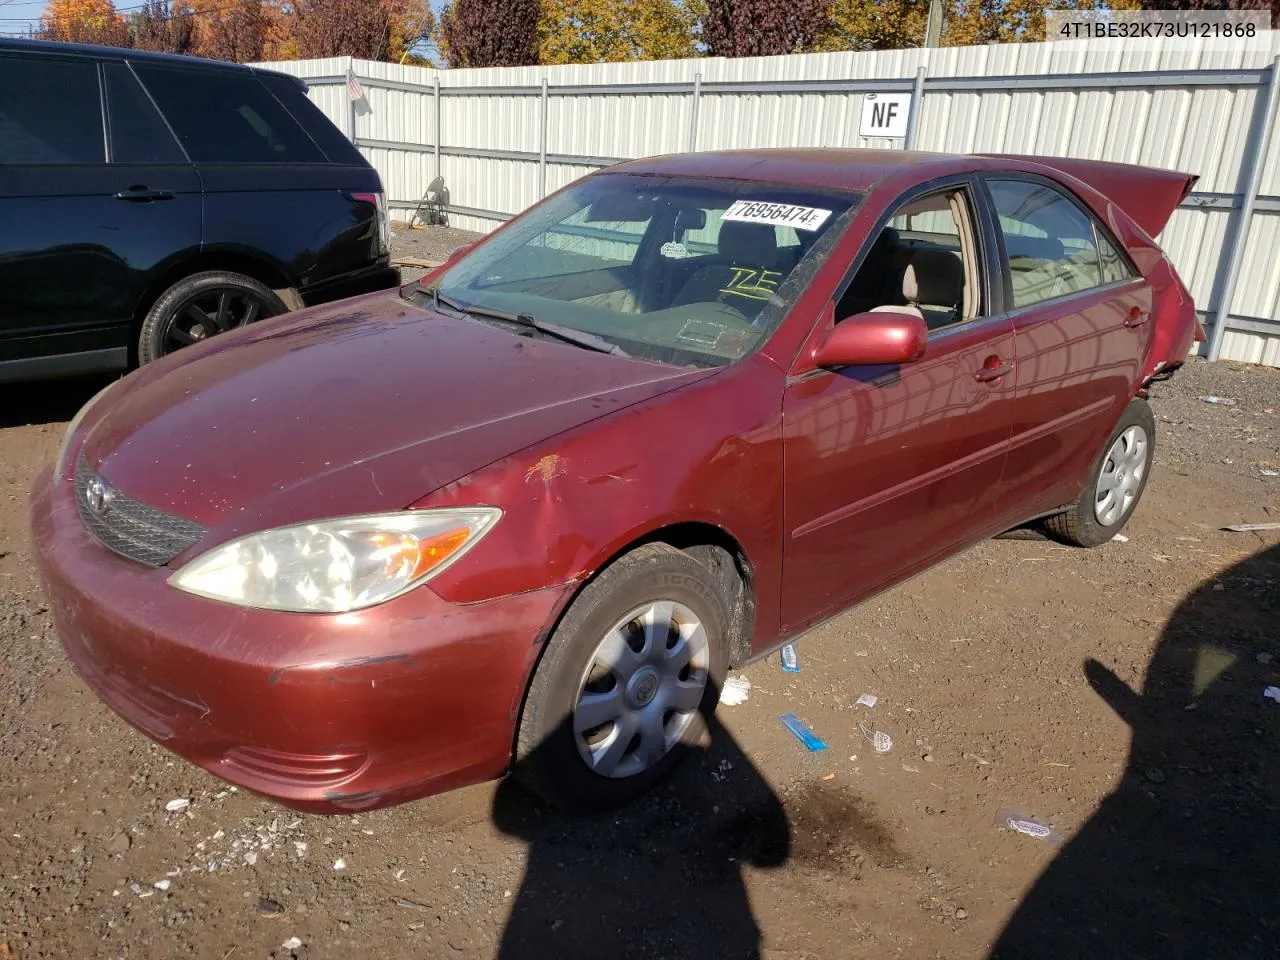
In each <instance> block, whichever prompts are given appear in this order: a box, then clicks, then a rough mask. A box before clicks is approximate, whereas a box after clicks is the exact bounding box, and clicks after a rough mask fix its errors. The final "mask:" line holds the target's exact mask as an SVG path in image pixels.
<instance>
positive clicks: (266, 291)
mask: <svg viewBox="0 0 1280 960" xmlns="http://www.w3.org/2000/svg"><path fill="white" fill-rule="evenodd" d="M288 310H289V308H288V307H287V306H285V303H284V301H283V300H281V299H280V297H279V296H277V295H276V293H275V292H274V291H272V290H271V289H270V288H269V287H267V286H266V285H265V284H262V283H259V282H258V281H257V280H255V279H253V278H252V277H246V276H245V275H244V274H241V273H231V272H229V271H225V270H208V271H205V272H204V273H194V274H192V275H191V276H189V277H184V278H183V279H181V280H179V281H178V282H177V283H175V284H174V285H173V286H171V287H170V288H169V289H168V290H166V291H165V292H164V293H162V294H161V295H160V297H159V299H157V300H156V302H155V303H153V304H152V305H151V309H150V310H148V311H147V316H146V318H145V319H144V320H143V321H142V329H141V331H140V333H139V335H138V362H139V363H150V362H151V361H152V360H157V359H159V358H160V357H163V356H165V355H167V354H169V353H173V352H174V351H175V350H177V349H180V348H181V347H183V346H187V345H188V344H191V343H197V342H199V341H200V340H205V339H208V338H209V337H211V336H216V335H217V334H219V333H225V332H226V331H227V330H230V329H233V328H234V327H242V326H247V325H248V324H250V323H256V322H257V321H259V320H264V319H266V318H267V317H274V316H276V315H277V314H281V313H287V312H288Z"/></svg>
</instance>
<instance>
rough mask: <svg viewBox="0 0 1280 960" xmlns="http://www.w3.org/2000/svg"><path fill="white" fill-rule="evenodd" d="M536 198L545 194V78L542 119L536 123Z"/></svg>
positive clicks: (545, 83) (545, 79) (543, 79)
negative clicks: (537, 129) (537, 142)
mask: <svg viewBox="0 0 1280 960" xmlns="http://www.w3.org/2000/svg"><path fill="white" fill-rule="evenodd" d="M538 128H539V133H538V140H539V144H538V198H539V199H541V198H542V197H545V196H546V195H547V78H546V77H543V78H542V120H541V122H540V123H539V125H538Z"/></svg>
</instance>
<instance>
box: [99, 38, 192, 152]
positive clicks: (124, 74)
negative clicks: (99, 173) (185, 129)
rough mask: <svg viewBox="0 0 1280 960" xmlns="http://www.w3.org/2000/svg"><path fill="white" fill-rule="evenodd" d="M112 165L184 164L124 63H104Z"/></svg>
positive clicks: (158, 113)
mask: <svg viewBox="0 0 1280 960" xmlns="http://www.w3.org/2000/svg"><path fill="white" fill-rule="evenodd" d="M102 72H103V76H104V77H105V79H106V85H107V129H108V130H109V131H110V137H111V162H112V163H183V162H185V160H186V158H185V157H184V156H183V155H182V150H181V149H180V148H179V147H178V143H177V141H176V140H174V139H173V134H172V133H170V132H169V128H168V127H167V126H166V125H165V122H164V119H163V118H162V117H161V116H160V112H159V111H158V110H156V108H155V104H153V103H152V102H151V99H150V98H149V97H148V96H147V94H146V91H145V90H143V89H142V87H140V86H139V85H138V81H137V80H135V79H134V77H133V74H132V73H130V72H129V68H128V67H126V66H125V65H124V64H123V63H104V64H103V65H102Z"/></svg>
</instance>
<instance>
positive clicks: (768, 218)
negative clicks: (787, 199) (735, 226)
mask: <svg viewBox="0 0 1280 960" xmlns="http://www.w3.org/2000/svg"><path fill="white" fill-rule="evenodd" d="M829 216H831V211H830V210H822V209H820V208H818V207H799V206H795V205H794V204H790V203H766V202H764V201H761V200H735V201H733V204H732V205H731V206H730V207H729V209H728V210H726V211H725V212H724V216H722V217H721V218H720V219H721V220H737V221H738V222H739V223H770V224H774V225H776V226H785V227H795V228H796V229H797V230H817V229H818V228H819V227H820V226H822V224H823V223H825V222H826V219H827V217H829Z"/></svg>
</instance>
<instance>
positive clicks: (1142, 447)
mask: <svg viewBox="0 0 1280 960" xmlns="http://www.w3.org/2000/svg"><path fill="white" fill-rule="evenodd" d="M1147 446H1148V444H1147V432H1146V431H1145V430H1143V429H1142V428H1141V427H1137V426H1134V427H1130V428H1129V429H1128V430H1126V431H1124V433H1122V434H1120V436H1118V437H1116V442H1115V443H1113V444H1112V445H1111V449H1110V450H1108V451H1107V459H1106V461H1105V462H1104V463H1103V464H1102V472H1101V473H1099V474H1098V488H1097V490H1095V491H1094V498H1093V512H1094V516H1096V517H1097V518H1098V522H1099V523H1100V524H1102V525H1103V526H1104V527H1109V526H1111V525H1112V524H1113V523H1115V522H1116V521H1117V520H1119V519H1120V518H1121V517H1123V516H1124V515H1125V513H1126V512H1127V511H1128V509H1129V508H1130V507H1131V506H1133V501H1134V500H1135V499H1136V498H1137V496H1138V488H1139V487H1141V486H1142V478H1143V477H1144V476H1145V475H1146V472H1147Z"/></svg>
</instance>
